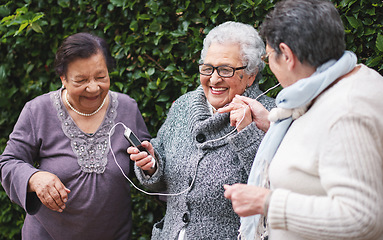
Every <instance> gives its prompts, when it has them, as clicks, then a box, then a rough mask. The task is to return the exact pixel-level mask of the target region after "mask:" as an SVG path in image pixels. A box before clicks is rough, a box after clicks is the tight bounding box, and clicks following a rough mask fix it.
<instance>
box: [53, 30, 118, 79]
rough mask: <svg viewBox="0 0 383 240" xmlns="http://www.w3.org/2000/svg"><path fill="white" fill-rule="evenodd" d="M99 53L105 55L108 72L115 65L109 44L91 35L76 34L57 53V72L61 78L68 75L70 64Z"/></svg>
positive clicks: (65, 40)
mask: <svg viewBox="0 0 383 240" xmlns="http://www.w3.org/2000/svg"><path fill="white" fill-rule="evenodd" d="M99 51H101V52H102V54H103V55H104V59H105V63H106V66H107V68H108V71H109V70H110V69H112V68H113V67H114V65H115V60H114V58H112V56H111V54H110V51H109V47H108V44H107V43H106V41H105V40H104V39H103V38H101V37H98V36H95V35H93V34H90V33H85V32H82V33H76V34H73V35H71V36H69V37H67V38H66V39H64V41H63V43H62V44H61V46H60V47H59V49H58V50H57V52H56V58H55V71H56V73H57V74H58V75H59V76H64V75H66V74H67V70H68V64H69V63H70V62H72V61H74V60H76V59H79V58H89V57H91V56H93V55H95V54H97V53H98V52H99Z"/></svg>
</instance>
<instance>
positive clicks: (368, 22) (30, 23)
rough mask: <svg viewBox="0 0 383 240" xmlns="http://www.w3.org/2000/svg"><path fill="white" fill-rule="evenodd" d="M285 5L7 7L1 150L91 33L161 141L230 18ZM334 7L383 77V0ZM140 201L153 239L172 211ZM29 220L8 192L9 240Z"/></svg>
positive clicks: (5, 220)
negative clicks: (211, 39) (210, 41)
mask: <svg viewBox="0 0 383 240" xmlns="http://www.w3.org/2000/svg"><path fill="white" fill-rule="evenodd" d="M276 2H277V1H273V0H247V1H244V0H222V1H212V0H204V1H201V0H196V1H190V0H146V1H143V0H109V1H107V0H92V1H91V0H77V1H72V0H55V1H53V0H34V1H32V0H24V1H8V0H0V19H1V21H0V54H1V55H0V151H1V152H2V151H3V150H4V148H5V145H6V141H7V139H8V135H9V134H10V132H11V131H12V129H13V125H14V124H15V122H16V120H17V117H18V115H19V113H20V111H21V109H22V107H23V106H24V104H25V103H26V102H27V101H28V100H30V99H32V98H34V97H36V96H38V95H41V94H42V93H45V92H48V91H51V90H55V89H58V88H59V87H60V80H59V78H58V77H57V76H56V75H55V73H54V70H53V61H54V54H55V52H56V50H57V48H58V46H59V45H60V44H61V42H62V40H63V39H64V38H65V37H67V36H68V35H71V34H73V33H77V32H82V31H85V32H92V33H95V34H97V35H99V36H101V37H104V38H105V39H106V40H107V41H108V43H109V45H110V47H111V51H112V55H113V56H114V57H115V59H116V61H117V66H116V68H115V69H114V70H113V72H111V79H112V85H111V89H112V90H115V91H119V92H123V93H127V94H129V95H130V96H131V97H133V98H134V99H136V101H137V102H138V104H139V108H140V110H141V112H142V115H143V117H144V119H145V121H146V123H147V126H148V128H149V131H150V132H151V134H152V136H155V135H156V132H157V130H158V129H159V127H160V126H161V124H162V123H163V121H164V119H165V117H166V113H167V110H168V109H169V107H170V105H171V103H172V102H173V101H174V100H175V99H177V98H178V97H179V96H180V95H182V94H184V93H186V92H187V91H190V90H193V89H195V88H196V87H197V86H198V85H199V79H198V74H197V64H198V60H199V57H200V50H201V48H202V41H203V38H204V37H205V35H206V33H208V32H209V31H210V29H212V28H213V27H214V26H216V25H218V24H220V23H222V22H225V21H228V20H232V21H240V22H244V23H248V24H251V25H254V26H255V27H258V26H259V25H260V24H261V23H262V19H263V18H264V16H265V14H266V13H267V12H268V11H269V10H270V9H271V8H272V7H273V6H274V5H275V3H276ZM332 2H333V3H334V4H335V5H336V7H337V8H338V10H339V12H340V14H341V16H342V20H343V22H344V25H345V28H346V42H347V49H349V50H352V51H354V52H355V53H356V54H357V55H358V57H359V62H362V63H364V64H366V65H367V66H369V67H372V68H374V69H376V70H377V71H379V72H380V74H383V61H382V55H383V3H382V1H381V0H341V1H339V0H332ZM319 27H320V26H318V28H319ZM297 37H299V36H297ZM263 74H264V76H265V77H264V80H263V81H262V82H261V88H264V89H267V88H269V87H270V86H273V85H274V84H275V82H276V80H275V78H274V77H273V76H272V74H271V72H270V70H269V69H268V68H266V69H265V70H264V73H263ZM278 90H280V89H277V90H275V91H274V92H272V93H271V95H272V96H275V95H276V93H277V91H278ZM132 197H133V223H134V232H133V239H139V240H144V239H149V238H150V233H151V227H152V225H153V224H154V223H155V222H156V221H158V220H159V219H160V218H161V217H162V215H163V214H164V209H165V208H164V204H163V203H162V202H161V201H159V200H158V199H157V198H156V197H148V196H145V195H143V194H142V193H140V192H137V191H136V190H135V189H133V190H132ZM24 214H25V213H24V211H23V210H22V209H21V208H20V207H18V206H16V205H15V204H12V203H11V202H10V201H9V198H8V197H7V195H6V194H5V192H4V191H3V190H2V189H1V186H0V239H19V238H20V228H21V226H22V223H23V218H24Z"/></svg>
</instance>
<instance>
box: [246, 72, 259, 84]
mask: <svg viewBox="0 0 383 240" xmlns="http://www.w3.org/2000/svg"><path fill="white" fill-rule="evenodd" d="M258 72H259V71H258V68H257V70H256V72H255V73H253V74H251V75H250V76H249V78H248V80H247V86H248V87H250V86H251V85H253V83H254V81H255V78H256V77H257V75H258Z"/></svg>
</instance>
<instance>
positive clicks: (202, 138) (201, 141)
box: [195, 133, 206, 143]
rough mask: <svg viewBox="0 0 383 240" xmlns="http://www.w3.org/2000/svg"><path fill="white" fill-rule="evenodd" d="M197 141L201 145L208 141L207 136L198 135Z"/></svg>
mask: <svg viewBox="0 0 383 240" xmlns="http://www.w3.org/2000/svg"><path fill="white" fill-rule="evenodd" d="M195 139H196V140H197V142H199V143H203V142H205V141H206V136H205V135H204V134H202V133H200V134H198V135H197V136H196V138H195Z"/></svg>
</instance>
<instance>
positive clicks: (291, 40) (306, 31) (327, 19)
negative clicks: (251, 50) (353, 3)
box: [260, 0, 346, 67]
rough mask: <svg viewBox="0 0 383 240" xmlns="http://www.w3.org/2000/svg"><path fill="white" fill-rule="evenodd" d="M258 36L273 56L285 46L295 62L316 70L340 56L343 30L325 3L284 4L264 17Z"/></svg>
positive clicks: (297, 0) (301, 1)
mask: <svg viewBox="0 0 383 240" xmlns="http://www.w3.org/2000/svg"><path fill="white" fill-rule="evenodd" d="M260 34H261V36H262V37H263V38H264V39H265V40H266V41H267V44H269V45H270V47H272V48H273V49H274V50H275V51H276V53H277V54H280V53H281V51H280V49H279V44H280V43H285V44H286V45H288V46H289V47H290V49H291V50H292V51H293V52H294V54H295V55H296V56H297V58H298V59H299V61H301V62H302V63H303V62H306V63H308V64H310V65H311V66H314V67H318V66H320V65H322V64H323V63H325V62H327V61H328V60H330V59H336V60H338V59H339V58H340V57H341V56H342V55H343V53H344V51H345V48H346V44H345V40H344V27H343V23H342V20H341V18H340V16H339V13H338V11H337V10H336V8H335V6H334V5H333V4H332V3H331V2H330V1H328V0H285V1H281V2H278V3H277V4H276V5H275V9H274V10H273V11H271V12H270V13H269V14H267V16H266V18H265V20H264V22H263V24H262V25H261V29H260Z"/></svg>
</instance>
